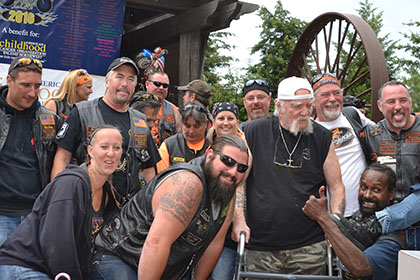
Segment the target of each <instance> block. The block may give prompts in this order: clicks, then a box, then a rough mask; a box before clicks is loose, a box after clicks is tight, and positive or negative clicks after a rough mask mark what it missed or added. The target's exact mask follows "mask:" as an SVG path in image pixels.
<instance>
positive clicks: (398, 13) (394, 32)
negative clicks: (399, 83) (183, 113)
mask: <svg viewBox="0 0 420 280" xmlns="http://www.w3.org/2000/svg"><path fill="white" fill-rule="evenodd" d="M241 1H243V2H248V3H254V4H257V5H260V6H265V7H266V8H268V10H269V11H271V12H274V6H275V4H276V3H277V0H241ZM359 2H360V1H359V0H318V1H314V0H282V1H281V3H282V5H283V8H284V9H286V10H287V11H289V12H290V15H291V16H293V17H296V18H299V19H301V20H304V21H306V22H311V21H312V20H314V19H315V18H316V17H318V16H320V15H321V14H323V13H326V12H340V13H347V14H354V15H357V12H356V9H357V8H359V7H360V5H359ZM370 3H372V4H373V7H376V8H377V12H380V11H383V15H382V18H383V27H382V32H381V33H380V35H381V36H384V35H386V34H388V33H389V34H390V39H392V40H402V38H403V36H402V35H401V34H400V32H408V30H409V29H408V27H407V26H404V25H403V23H407V22H409V21H410V20H413V21H420V15H419V11H420V1H415V0H398V1H393V0H370ZM260 24H261V20H260V18H259V17H258V16H257V13H256V12H254V13H252V14H246V15H243V16H242V17H240V18H239V20H233V21H232V23H231V26H230V27H229V28H226V29H224V30H223V31H227V32H231V33H233V34H234V35H235V37H234V38H231V39H229V43H230V44H232V45H234V46H236V49H235V50H234V52H232V53H230V55H232V56H233V57H235V58H238V59H239V62H238V63H234V65H233V68H234V69H235V68H236V69H238V70H239V69H240V68H242V67H246V66H247V65H248V64H249V63H255V62H257V61H258V55H254V56H252V57H251V56H250V53H251V48H252V46H254V45H255V44H256V43H257V42H258V41H259V33H260V28H258V27H257V26H258V25H260ZM398 55H401V56H402V55H403V53H402V52H401V53H399V54H398Z"/></svg>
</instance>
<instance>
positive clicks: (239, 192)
mask: <svg viewBox="0 0 420 280" xmlns="http://www.w3.org/2000/svg"><path fill="white" fill-rule="evenodd" d="M245 204H246V197H245V192H244V191H243V189H240V188H238V189H236V200H235V207H238V208H245Z"/></svg>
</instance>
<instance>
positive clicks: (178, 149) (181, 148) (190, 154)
mask: <svg viewBox="0 0 420 280" xmlns="http://www.w3.org/2000/svg"><path fill="white" fill-rule="evenodd" d="M204 139H205V142H204V145H203V148H201V150H199V151H197V153H194V151H192V150H191V149H190V148H189V147H188V145H187V142H186V140H185V138H184V136H183V135H182V133H181V132H179V133H177V134H175V135H172V136H171V137H169V138H168V139H165V141H164V142H165V144H166V148H167V149H168V154H169V165H170V166H172V165H174V164H177V163H181V162H189V161H190V160H192V159H194V158H196V157H199V156H202V155H204V154H205V153H206V150H207V148H208V146H210V142H209V140H208V139H207V138H204Z"/></svg>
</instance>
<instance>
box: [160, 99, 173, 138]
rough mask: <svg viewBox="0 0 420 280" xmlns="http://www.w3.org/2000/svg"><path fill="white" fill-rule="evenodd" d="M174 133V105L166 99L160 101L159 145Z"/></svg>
mask: <svg viewBox="0 0 420 280" xmlns="http://www.w3.org/2000/svg"><path fill="white" fill-rule="evenodd" d="M175 133H176V118H175V111H174V105H173V104H172V103H171V102H169V101H167V100H166V99H164V100H163V102H162V116H161V118H160V121H159V145H160V144H162V142H163V141H164V140H165V139H166V138H168V137H169V136H172V135H174V134H175Z"/></svg>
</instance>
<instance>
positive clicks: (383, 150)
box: [379, 140, 397, 155]
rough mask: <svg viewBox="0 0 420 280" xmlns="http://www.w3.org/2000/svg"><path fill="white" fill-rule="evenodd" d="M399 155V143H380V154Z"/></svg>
mask: <svg viewBox="0 0 420 280" xmlns="http://www.w3.org/2000/svg"><path fill="white" fill-rule="evenodd" d="M396 153H397V141H391V140H389V141H381V142H380V143H379V154H381V155H395V154H396Z"/></svg>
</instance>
